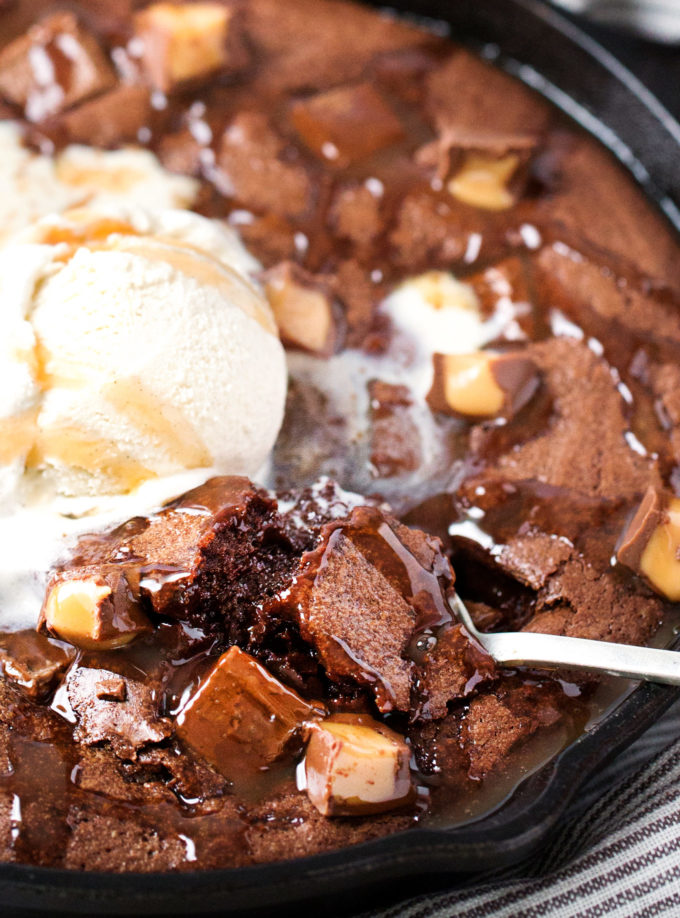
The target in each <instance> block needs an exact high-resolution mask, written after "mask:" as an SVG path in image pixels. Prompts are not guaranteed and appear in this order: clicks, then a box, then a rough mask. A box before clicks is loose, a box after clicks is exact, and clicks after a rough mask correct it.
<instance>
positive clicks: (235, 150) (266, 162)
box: [217, 112, 313, 218]
mask: <svg viewBox="0 0 680 918" xmlns="http://www.w3.org/2000/svg"><path fill="white" fill-rule="evenodd" d="M294 154H295V150H294V148H293V147H291V146H290V145H287V144H286V142H285V141H284V139H283V138H282V137H280V136H279V135H278V134H277V133H276V132H275V131H274V130H273V128H272V127H271V126H270V124H269V122H268V120H267V118H266V117H265V116H264V115H263V114H261V113H259V112H240V113H239V114H237V115H236V117H235V118H234V119H233V120H232V122H231V123H230V124H229V125H228V126H227V128H226V130H225V131H224V133H223V135H222V138H221V140H220V144H219V149H218V152H217V169H218V170H219V171H218V183H219V186H220V189H221V191H222V192H223V193H224V194H225V195H227V196H228V197H231V198H234V199H235V200H236V201H238V202H239V204H241V205H243V206H244V207H249V208H252V209H253V210H255V211H262V210H265V211H269V212H270V213H273V214H276V215H278V216H280V217H293V218H294V217H299V216H301V215H302V214H303V213H304V212H305V211H306V210H307V209H308V208H309V207H310V206H311V203H312V195H313V191H312V182H311V179H310V176H309V174H308V173H307V171H306V169H305V167H304V166H303V165H302V163H301V162H300V161H299V160H297V161H296V159H295V157H294ZM284 155H287V156H288V158H287V159H284Z"/></svg>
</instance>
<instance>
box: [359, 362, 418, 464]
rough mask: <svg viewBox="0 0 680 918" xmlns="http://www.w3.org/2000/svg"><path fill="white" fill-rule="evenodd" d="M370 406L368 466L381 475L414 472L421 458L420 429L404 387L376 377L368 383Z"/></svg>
mask: <svg viewBox="0 0 680 918" xmlns="http://www.w3.org/2000/svg"><path fill="white" fill-rule="evenodd" d="M368 394H369V398H370V406H371V453H370V459H371V465H372V466H373V468H374V469H375V472H376V473H377V474H378V475H379V476H380V477H381V478H390V477H393V476H395V475H403V474H405V473H407V472H414V471H415V470H416V469H417V468H419V467H420V463H421V461H422V447H421V443H420V428H419V426H418V423H417V421H416V418H415V417H414V413H413V398H412V396H411V392H410V390H409V389H408V387H407V386H399V385H392V384H390V383H386V382H383V381H382V380H379V379H373V380H371V381H370V382H369V384H368Z"/></svg>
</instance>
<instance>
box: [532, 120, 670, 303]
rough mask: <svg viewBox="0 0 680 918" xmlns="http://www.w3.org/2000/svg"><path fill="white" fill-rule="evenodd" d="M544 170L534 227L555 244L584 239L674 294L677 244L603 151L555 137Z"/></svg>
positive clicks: (573, 138) (578, 138)
mask: <svg viewBox="0 0 680 918" xmlns="http://www.w3.org/2000/svg"><path fill="white" fill-rule="evenodd" d="M546 164H549V170H550V173H551V177H550V194H549V195H545V196H544V197H539V198H537V199H536V200H535V202H534V207H533V208H532V211H533V213H532V220H533V221H534V222H537V223H538V224H539V225H541V224H544V223H545V224H547V225H548V226H552V227H554V228H555V230H554V232H555V234H556V235H557V238H564V236H565V235H573V236H574V237H575V238H577V239H579V240H583V239H586V240H588V241H589V242H590V243H592V244H593V245H594V246H596V247H597V249H598V251H599V252H602V250H603V249H605V250H607V251H609V252H613V253H614V254H616V255H618V256H621V257H623V258H624V259H626V260H627V261H630V262H632V263H633V264H635V265H637V267H638V268H639V269H640V270H641V271H642V272H644V273H645V274H647V275H649V276H650V277H653V278H657V279H659V280H662V281H664V282H665V283H667V284H669V285H670V286H672V287H673V288H674V289H676V290H677V289H679V288H680V265H679V264H678V257H677V241H676V240H675V238H674V236H673V234H672V233H671V231H670V228H667V227H665V226H663V225H661V224H660V223H659V222H658V220H657V218H656V214H655V213H654V212H653V211H652V210H651V209H650V207H649V204H648V203H647V201H646V200H645V197H644V195H643V193H642V191H641V190H640V189H639V188H638V187H637V186H636V185H635V184H634V183H633V182H631V181H630V178H629V176H628V175H626V174H625V173H624V172H623V171H622V170H621V169H620V167H619V164H618V163H617V162H616V160H615V159H614V156H613V155H612V154H611V153H610V152H609V150H606V149H605V148H604V147H602V146H600V145H599V144H593V143H591V142H590V140H589V139H588V138H586V137H583V136H582V135H580V134H567V133H566V131H560V132H558V133H556V134H555V135H553V136H552V137H551V142H550V145H549V149H548V151H547V154H546ZM556 224H557V226H556Z"/></svg>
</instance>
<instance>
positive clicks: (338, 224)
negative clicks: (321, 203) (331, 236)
mask: <svg viewBox="0 0 680 918" xmlns="http://www.w3.org/2000/svg"><path fill="white" fill-rule="evenodd" d="M382 195H383V186H382V184H381V183H380V182H376V181H374V182H373V183H370V182H369V183H368V184H367V183H365V182H364V183H363V184H361V185H359V184H347V185H344V186H342V187H340V188H339V189H338V190H337V191H336V193H335V195H334V197H333V201H332V204H331V209H330V213H329V222H330V224H331V226H332V228H333V230H334V232H335V234H336V235H337V236H338V238H339V239H347V240H349V241H350V242H352V243H353V244H354V245H355V246H356V247H357V248H358V249H361V250H365V249H366V247H367V246H370V244H371V243H372V242H374V241H375V239H376V238H377V237H378V236H379V235H380V233H381V232H382V230H383V220H382V214H381V200H382Z"/></svg>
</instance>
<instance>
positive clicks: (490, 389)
mask: <svg viewBox="0 0 680 918" xmlns="http://www.w3.org/2000/svg"><path fill="white" fill-rule="evenodd" d="M433 361H434V379H433V382H432V388H431V389H430V392H429V394H428V396H427V401H428V403H429V405H430V407H431V408H432V409H433V410H434V411H442V412H445V413H447V414H454V415H463V416H464V417H476V418H480V417H495V416H496V415H503V416H504V417H512V416H513V415H515V414H517V412H518V411H520V410H521V409H522V408H523V407H524V406H525V405H526V404H527V402H528V401H529V400H530V399H531V397H532V396H533V395H534V393H535V392H536V390H537V388H538V385H539V381H540V379H539V371H538V368H537V367H536V365H535V363H534V362H533V361H532V360H530V359H529V358H528V357H524V356H523V355H522V354H517V353H507V354H499V353H496V352H494V351H475V352H474V353H472V354H435V355H434V358H433Z"/></svg>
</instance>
